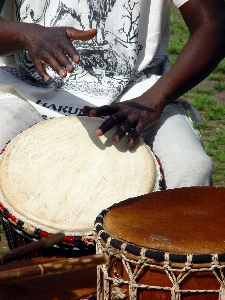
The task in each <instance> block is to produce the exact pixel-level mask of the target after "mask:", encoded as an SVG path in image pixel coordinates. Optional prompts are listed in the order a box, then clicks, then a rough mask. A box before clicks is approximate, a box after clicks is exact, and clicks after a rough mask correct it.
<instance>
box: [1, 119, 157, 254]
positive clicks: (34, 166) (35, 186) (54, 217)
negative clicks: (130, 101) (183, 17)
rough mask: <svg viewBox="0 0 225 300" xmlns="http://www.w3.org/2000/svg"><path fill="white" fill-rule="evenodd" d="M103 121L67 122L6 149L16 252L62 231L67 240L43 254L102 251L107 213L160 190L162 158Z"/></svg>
mask: <svg viewBox="0 0 225 300" xmlns="http://www.w3.org/2000/svg"><path fill="white" fill-rule="evenodd" d="M102 122H103V120H102V119H99V118H89V117H62V118H57V119H52V120H48V121H43V122H41V123H38V124H36V125H34V126H32V127H31V128H29V129H27V130H25V131H24V132H22V133H21V134H19V135H18V136H17V137H16V138H14V139H13V140H12V141H11V142H10V143H9V144H8V145H7V147H6V148H5V149H4V150H3V155H2V156H3V157H2V160H1V164H0V189H1V193H0V212H1V214H2V218H3V225H4V228H5V232H6V236H7V239H8V243H9V247H10V249H13V248H15V247H18V246H20V245H23V244H25V243H27V242H29V241H30V240H35V239H39V238H41V237H45V236H49V235H51V234H53V233H56V232H58V231H61V232H63V233H65V235H66V238H65V241H64V242H63V243H62V244H60V245H59V246H55V247H51V248H49V249H47V250H45V251H43V252H41V253H36V256H50V257H51V256H59V257H75V256H84V255H88V254H93V253H95V246H94V242H93V231H92V230H93V226H94V219H95V217H96V215H97V214H98V213H99V212H100V211H101V210H102V208H103V207H105V205H106V206H110V205H112V204H113V203H115V202H120V201H121V200H124V199H127V198H130V197H134V196H137V195H142V194H146V193H150V192H152V191H155V190H158V189H160V184H161V182H162V177H161V173H160V166H159V164H158V161H157V158H156V157H155V156H154V155H153V152H152V151H150V149H149V148H147V147H146V145H145V144H144V143H143V142H141V141H140V143H138V144H137V145H136V146H135V147H134V148H133V149H131V150H129V149H128V148H127V146H126V140H125V139H124V140H123V141H121V143H119V144H117V145H112V137H113V132H112V131H109V132H108V133H106V134H105V135H104V136H102V137H100V138H99V137H97V136H95V133H94V132H95V129H97V128H98V127H99V126H100V125H101V123H102Z"/></svg>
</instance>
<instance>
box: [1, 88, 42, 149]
mask: <svg viewBox="0 0 225 300" xmlns="http://www.w3.org/2000/svg"><path fill="white" fill-rule="evenodd" d="M40 121H43V118H42V116H41V115H40V114H39V113H38V112H37V111H36V110H35V109H34V108H33V106H31V105H30V104H29V103H28V102H27V101H26V100H24V99H21V98H19V97H17V96H16V95H13V94H11V93H4V94H3V93H2V94H0V152H1V149H3V148H4V147H5V145H6V143H8V142H9V141H10V140H11V139H13V138H14V137H15V136H16V135H18V134H19V133H21V132H22V131H24V130H25V129H27V128H28V127H29V126H31V125H34V124H35V123H38V122H40Z"/></svg>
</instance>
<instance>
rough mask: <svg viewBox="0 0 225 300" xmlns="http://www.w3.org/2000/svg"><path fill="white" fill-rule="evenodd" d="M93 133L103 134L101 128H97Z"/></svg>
mask: <svg viewBox="0 0 225 300" xmlns="http://www.w3.org/2000/svg"><path fill="white" fill-rule="evenodd" d="M95 133H96V135H97V136H102V134H103V133H102V131H101V129H97V130H96V132H95Z"/></svg>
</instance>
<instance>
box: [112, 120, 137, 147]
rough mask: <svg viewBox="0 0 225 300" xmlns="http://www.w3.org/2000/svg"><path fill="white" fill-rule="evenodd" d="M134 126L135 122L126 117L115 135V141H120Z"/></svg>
mask: <svg viewBox="0 0 225 300" xmlns="http://www.w3.org/2000/svg"><path fill="white" fill-rule="evenodd" d="M133 127H135V124H133V123H132V122H131V121H130V120H129V119H126V120H125V121H124V122H123V123H122V124H121V126H120V128H119V129H118V130H117V132H116V134H115V135H114V137H113V141H114V143H119V141H120V140H121V139H122V138H123V137H124V135H126V133H127V132H128V131H129V130H130V129H131V128H133Z"/></svg>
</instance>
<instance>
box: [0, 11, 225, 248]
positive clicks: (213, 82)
mask: <svg viewBox="0 0 225 300" xmlns="http://www.w3.org/2000/svg"><path fill="white" fill-rule="evenodd" d="M170 32H171V38H170V44H169V50H168V52H169V55H170V58H171V65H173V63H174V61H175V59H176V57H177V55H178V54H179V52H180V51H181V49H182V48H183V46H184V44H185V42H186V41H187V39H188V37H189V33H188V29H187V27H186V25H185V23H184V21H183V19H182V18H181V15H180V12H179V10H178V9H175V8H173V7H171V30H170ZM184 98H186V99H188V100H190V102H192V104H193V106H194V107H195V108H196V109H197V110H198V111H199V113H200V115H201V118H202V123H200V124H198V125H196V128H197V129H198V130H199V131H200V133H201V135H202V140H203V143H204V146H205V149H206V153H207V154H208V155H209V156H211V157H212V159H213V162H214V172H213V181H214V186H216V187H225V59H224V60H223V61H221V63H220V64H219V65H218V67H217V68H216V69H215V70H214V72H213V73H212V74H211V75H210V76H209V77H208V78H206V79H205V80H204V81H203V82H201V83H200V84H199V85H198V86H196V87H195V88H193V89H192V90H190V91H189V92H188V93H186V94H185V95H184ZM1 237H2V241H1ZM3 247H5V238H4V234H3V230H2V227H1V225H0V253H1V252H3V251H4V249H5V248H3Z"/></svg>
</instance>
